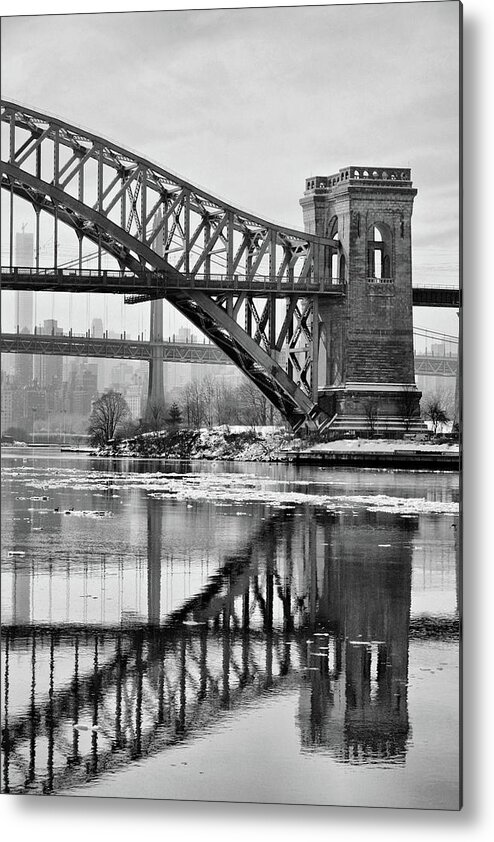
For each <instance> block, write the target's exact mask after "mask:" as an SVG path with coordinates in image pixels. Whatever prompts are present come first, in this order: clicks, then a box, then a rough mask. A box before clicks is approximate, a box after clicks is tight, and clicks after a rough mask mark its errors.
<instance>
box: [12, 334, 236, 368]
mask: <svg viewBox="0 0 494 842" xmlns="http://www.w3.org/2000/svg"><path fill="white" fill-rule="evenodd" d="M157 344H159V345H160V351H161V353H162V355H163V362H176V363H202V364H204V365H230V360H229V359H228V358H227V357H225V355H224V354H223V353H222V352H221V351H220V350H219V349H218V348H217V347H216V346H215V345H213V344H209V343H208V344H200V343H199V342H197V343H192V342H189V343H185V342H163V343H157ZM152 347H153V346H152V343H151V342H147V341H142V342H140V341H137V340H135V339H106V338H97V337H92V336H91V337H86V336H46V335H43V334H26V333H2V334H1V336H0V350H1V351H2V353H4V354H51V355H58V356H63V357H103V358H113V359H121V360H145V361H149V360H150V359H151V355H152V354H151V349H152Z"/></svg>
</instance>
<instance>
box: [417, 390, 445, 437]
mask: <svg viewBox="0 0 494 842" xmlns="http://www.w3.org/2000/svg"><path fill="white" fill-rule="evenodd" d="M423 414H424V417H425V418H427V419H428V421H430V422H431V423H432V430H433V433H434V435H437V430H438V427H439V425H440V424H448V423H449V421H450V420H451V419H450V418H449V416H448V415H447V413H446V410H445V408H444V405H443V403H442V401H441V398H440V397H439V396H438V395H434V396H432V397H430V398H428V399H427V400H426V402H425V404H424V408H423Z"/></svg>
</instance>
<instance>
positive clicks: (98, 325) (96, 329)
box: [91, 318, 103, 339]
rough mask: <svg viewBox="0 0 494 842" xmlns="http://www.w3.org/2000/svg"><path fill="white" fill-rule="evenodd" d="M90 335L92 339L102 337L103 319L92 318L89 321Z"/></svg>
mask: <svg viewBox="0 0 494 842" xmlns="http://www.w3.org/2000/svg"><path fill="white" fill-rule="evenodd" d="M91 336H92V337H93V338H94V339H101V338H102V337H103V320H102V319H98V318H96V319H93V320H92V322H91Z"/></svg>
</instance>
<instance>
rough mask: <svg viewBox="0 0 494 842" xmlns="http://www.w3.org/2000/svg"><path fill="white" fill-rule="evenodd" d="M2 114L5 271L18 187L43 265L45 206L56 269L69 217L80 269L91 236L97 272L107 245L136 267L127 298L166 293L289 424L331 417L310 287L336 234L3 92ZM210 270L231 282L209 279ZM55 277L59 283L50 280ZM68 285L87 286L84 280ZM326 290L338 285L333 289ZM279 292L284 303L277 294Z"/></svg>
mask: <svg viewBox="0 0 494 842" xmlns="http://www.w3.org/2000/svg"><path fill="white" fill-rule="evenodd" d="M2 123H3V125H4V127H5V131H6V134H7V138H5V140H6V142H5V141H4V142H3V144H2V149H4V150H5V151H6V153H7V154H6V155H5V158H4V159H3V160H2V188H3V189H5V190H6V191H8V193H9V195H10V214H11V218H10V241H9V253H10V254H9V256H10V259H9V269H10V270H12V268H13V266H14V260H13V215H14V199H17V198H18V197H20V198H22V199H25V200H27V201H28V202H29V203H30V204H31V205H32V207H33V209H34V212H35V217H36V234H35V251H36V257H35V269H37V270H39V269H40V268H41V267H40V256H39V254H40V245H39V230H40V217H41V216H44V215H48V216H50V217H51V218H52V220H53V226H54V227H53V260H52V261H51V262H50V265H51V266H52V267H53V269H54V270H57V269H58V264H59V259H58V242H59V231H60V229H61V227H63V226H64V225H65V226H67V227H68V228H69V229H70V230H71V231H72V232H74V233H75V236H76V240H77V251H78V260H76V261H74V268H75V269H76V270H77V273H78V274H79V276H80V277H81V278H82V269H83V254H84V243H85V242H90V243H91V244H93V246H96V249H97V256H96V258H95V260H96V263H97V269H98V272H99V273H100V274H101V270H102V257H103V255H104V254H106V255H110V257H111V258H112V259H113V261H114V265H115V268H116V269H118V270H120V272H121V273H122V275H126V274H127V273H131V274H132V275H133V276H134V280H133V281H131V284H132V287H131V289H127V290H124V289H122V290H121V291H122V292H127V293H128V295H129V296H131V297H128V299H127V300H129V301H142V300H149V299H151V298H154V297H164V298H166V299H167V300H168V301H170V302H171V303H172V304H173V305H174V306H175V307H176V308H177V310H178V311H179V312H180V313H182V314H183V315H184V316H185V317H186V318H187V319H188V320H189V321H190V322H192V324H194V325H195V326H196V327H198V328H199V329H201V330H202V331H203V332H204V333H205V334H206V335H207V336H208V337H209V338H210V339H211V340H212V341H213V342H214V343H215V344H216V345H217V346H218V347H219V348H220V349H221V350H222V351H223V352H224V353H225V354H226V355H227V356H228V357H229V359H231V360H232V361H233V362H234V363H235V364H236V365H238V366H239V367H240V368H241V369H242V371H243V372H244V373H245V374H246V375H247V376H248V377H249V378H250V379H251V380H252V381H253V382H254V383H256V385H257V386H258V387H259V388H260V389H261V391H262V392H263V393H264V394H265V395H266V396H267V397H268V398H269V400H270V401H271V402H272V403H273V405H274V406H276V407H277V408H278V409H279V410H280V411H281V412H282V413H283V415H284V416H285V417H286V418H287V419H288V421H289V422H290V423H291V424H292V426H293V427H294V428H295V429H296V428H298V427H299V426H300V425H301V424H302V423H303V422H304V421H307V420H309V419H310V420H311V421H312V422H313V423H315V424H316V425H317V426H318V427H324V426H325V425H326V424H328V423H329V421H330V419H329V418H328V417H327V416H326V415H325V413H324V412H322V411H321V410H320V408H319V406H318V405H317V384H318V349H317V345H318V342H319V316H318V309H317V300H318V298H317V296H316V295H315V294H314V292H313V291H315V290H316V289H317V291H318V292H324V291H325V290H327V289H328V288H329V287H331V286H332V283H331V278H330V276H329V274H328V272H329V269H328V267H329V266H330V265H331V264H330V260H329V259H328V257H329V254H330V251H331V250H333V251H334V249H338V247H339V244H338V242H337V241H335V240H332V239H329V238H325V237H319V236H316V235H313V234H308V233H304V232H301V231H297V230H295V229H292V228H287V227H284V226H280V225H277V224H275V223H272V222H268V221H267V220H265V219H262V218H261V217H259V216H257V215H255V214H251V213H247V212H245V211H242V210H240V209H239V208H236V207H234V206H233V205H231V204H229V203H227V202H224V201H223V200H221V199H218V198H217V197H215V196H213V195H212V194H210V193H209V192H207V191H204V190H202V189H200V188H198V187H197V186H195V185H193V184H192V183H190V182H188V181H186V180H184V179H182V178H180V177H178V176H176V175H174V174H173V173H171V172H169V171H167V170H165V169H163V168H162V167H160V166H157V165H156V164H153V163H151V162H150V161H148V160H146V159H144V158H142V157H140V156H138V155H136V154H134V153H131V152H129V151H128V150H125V149H124V148H123V147H121V146H119V145H117V144H114V143H112V142H110V141H108V140H106V139H104V138H101V137H99V136H97V135H94V134H92V133H91V132H87V131H85V130H82V129H79V128H76V127H74V126H71V125H69V124H67V123H65V122H64V121H62V120H60V119H58V118H53V117H50V116H48V115H45V114H42V113H40V112H38V111H34V110H32V109H28V108H24V107H22V106H20V105H17V104H15V103H12V102H7V101H2ZM2 275H4V273H2ZM215 275H216V276H221V277H222V278H224V279H226V282H227V284H228V283H230V286H227V287H226V289H223V288H222V289H218V288H213V289H212V288H211V286H210V281H211V279H212V277H213V276H215ZM150 277H151V279H152V280H151V283H149V279H150ZM200 278H203V279H204V281H203V282H202V283H201V285H200V287H199V288H198V286H197V284H196V283H195V279H197V280H199V279H200ZM238 279H242V283H241V284H239V281H238ZM5 280H6V279H5ZM261 283H262V284H263V285H264V288H263V292H265V287H266V284H267V285H268V286H270V287H271V289H270V291H269V295H265V296H264V299H263V300H262V301H258V296H257V295H256V293H257V292H258V289H257V287H258V286H259V284H261ZM146 284H147V288H146ZM208 284H209V285H208ZM235 284H236V286H235ZM337 286H338V287H339V284H338V285H337ZM45 288H46V287H45ZM54 288H55V289H62V288H63V285H62V284H58V283H55V286H54ZM76 288H77V289H78V290H79V289H80V290H81V291H87V287H86V288H85V287H84V286H83V284H82V283H81V285H80V286H79V285H77V287H76ZM308 290H309V291H308ZM100 291H101V290H100ZM334 292H337V293H338V294H340V295H341V294H342V290H341V289H335V290H334ZM280 297H281V298H283V299H284V300H285V302H284V303H282V305H277V301H278V299H279V298H280ZM282 351H283V352H284V353H283V354H282V353H281V352H282Z"/></svg>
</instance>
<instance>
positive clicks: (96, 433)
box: [88, 389, 130, 446]
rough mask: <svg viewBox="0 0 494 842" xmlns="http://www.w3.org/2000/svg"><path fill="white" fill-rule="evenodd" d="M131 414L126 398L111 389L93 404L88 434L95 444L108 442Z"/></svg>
mask: <svg viewBox="0 0 494 842" xmlns="http://www.w3.org/2000/svg"><path fill="white" fill-rule="evenodd" d="M129 415H130V411H129V407H128V406H127V402H126V400H125V399H124V398H123V397H122V395H121V394H120V392H115V391H114V390H113V389H110V390H109V391H108V392H104V394H102V395H101V397H100V398H98V400H97V401H95V403H94V405H93V410H92V412H91V415H90V417H89V426H88V434H89V437H90V440H91V444H93V445H97V446H100V445H104V444H107V443H108V442H109V441H110V440H111V439H113V438H114V437H115V434H116V433H117V431H118V429H119V427H121V426H122V425H123V423H124V422H125V421H126V420H127V418H128V417H129Z"/></svg>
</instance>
